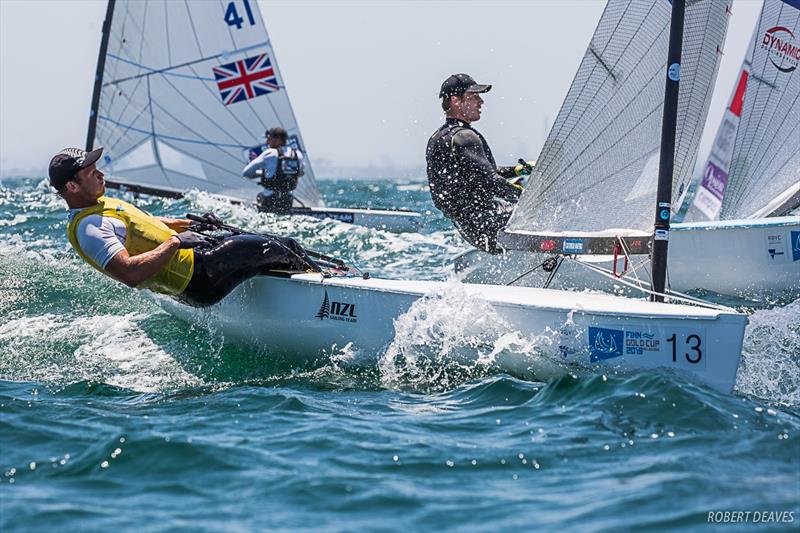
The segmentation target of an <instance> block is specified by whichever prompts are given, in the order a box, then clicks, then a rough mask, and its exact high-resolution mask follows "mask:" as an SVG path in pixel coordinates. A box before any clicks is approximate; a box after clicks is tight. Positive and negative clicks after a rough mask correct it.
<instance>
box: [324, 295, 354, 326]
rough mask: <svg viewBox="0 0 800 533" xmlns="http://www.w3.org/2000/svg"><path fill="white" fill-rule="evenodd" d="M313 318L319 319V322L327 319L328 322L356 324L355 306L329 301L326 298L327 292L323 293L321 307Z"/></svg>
mask: <svg viewBox="0 0 800 533" xmlns="http://www.w3.org/2000/svg"><path fill="white" fill-rule="evenodd" d="M314 318H319V319H320V320H325V319H326V318H327V319H330V320H339V321H341V322H358V317H357V316H356V304H349V303H346V302H336V301H331V300H330V298H328V291H325V297H324V298H323V299H322V305H320V306H319V311H317V314H316V315H314Z"/></svg>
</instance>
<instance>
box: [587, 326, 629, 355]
mask: <svg viewBox="0 0 800 533" xmlns="http://www.w3.org/2000/svg"><path fill="white" fill-rule="evenodd" d="M622 349H623V331H622V330H620V329H609V328H595V327H593V326H589V361H591V362H592V363H596V362H597V361H603V360H605V359H611V358H612V357H621V356H622Z"/></svg>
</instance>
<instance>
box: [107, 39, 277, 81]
mask: <svg viewBox="0 0 800 533" xmlns="http://www.w3.org/2000/svg"><path fill="white" fill-rule="evenodd" d="M268 44H269V41H267V42H263V43H258V44H254V45H252V46H246V47H244V48H239V49H237V50H232V51H230V52H227V51H223V52H220V53H219V54H216V55H212V56H207V57H201V58H199V59H195V60H193V61H186V62H185V63H180V64H178V65H173V66H171V67H164V68H158V69H157V68H152V67H148V66H147V65H143V64H141V63H136V62H133V61H131V60H128V59H125V58H122V57H119V56H112V55H111V54H109V57H111V58H112V59H116V60H118V61H123V62H126V63H130V64H131V65H133V66H136V67H139V68H141V69H144V70H146V71H147V72H144V73H142V74H137V75H136V76H128V77H127V78H121V79H118V80H112V81H109V82H106V83H104V84H103V85H117V84H120V83H123V82H126V81H130V80H134V79H137V78H141V77H146V76H152V75H153V74H167V75H169V76H175V77H177V78H194V76H189V75H187V74H180V73H178V72H170V71H171V70H175V69H179V68H183V67H189V66H191V65H195V64H197V63H202V62H204V61H211V60H213V59H219V58H220V57H223V56H225V55H231V54H240V53H242V52H248V51H250V50H253V49H255V48H260V47H262V46H267V45H268ZM139 61H141V59H140V60H139ZM197 79H200V80H202V81H215V80H214V79H213V78H203V77H200V76H197Z"/></svg>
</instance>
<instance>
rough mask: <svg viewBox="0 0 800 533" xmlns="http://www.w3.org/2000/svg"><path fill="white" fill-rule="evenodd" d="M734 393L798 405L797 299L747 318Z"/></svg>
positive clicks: (799, 314)
mask: <svg viewBox="0 0 800 533" xmlns="http://www.w3.org/2000/svg"><path fill="white" fill-rule="evenodd" d="M736 390H737V391H738V392H740V393H742V394H746V395H748V396H755V397H757V398H761V399H765V400H767V401H769V402H773V403H776V404H781V405H789V406H795V407H796V406H800V300H796V301H794V302H792V303H791V304H789V305H787V306H784V307H776V308H773V309H764V310H760V311H756V312H755V313H753V315H752V316H750V322H749V324H748V326H747V329H746V330H745V337H744V345H743V347H742V362H741V364H740V366H739V373H738V375H737V377H736Z"/></svg>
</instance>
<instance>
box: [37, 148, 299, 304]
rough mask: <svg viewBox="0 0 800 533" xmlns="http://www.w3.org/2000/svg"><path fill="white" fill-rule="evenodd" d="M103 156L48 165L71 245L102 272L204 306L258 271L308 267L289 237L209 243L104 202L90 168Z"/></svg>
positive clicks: (65, 157)
mask: <svg viewBox="0 0 800 533" xmlns="http://www.w3.org/2000/svg"><path fill="white" fill-rule="evenodd" d="M102 153H103V149H102V148H98V149H96V150H93V151H91V152H85V151H84V150H81V149H79V148H66V149H64V150H62V151H61V152H59V153H58V154H56V155H55V156H54V157H53V159H52V160H51V161H50V168H49V175H50V185H51V186H52V187H53V188H55V189H56V191H57V192H58V194H59V195H61V197H62V198H63V199H64V200H65V201H66V203H67V206H68V207H69V223H68V225H67V236H68V237H69V242H70V244H72V247H73V248H75V250H76V251H77V252H78V254H79V255H80V256H81V257H82V258H83V259H84V261H86V262H87V263H89V264H90V265H92V266H93V267H94V268H96V269H98V270H99V271H100V272H102V273H103V274H106V275H107V276H110V277H112V278H114V279H116V280H118V281H121V282H123V283H125V284H126V285H128V286H130V287H136V288H139V289H144V288H146V289H150V290H151V291H153V292H158V293H162V294H167V295H170V296H174V297H176V298H178V299H180V300H183V301H185V302H186V303H189V304H191V305H195V306H204V305H211V304H214V303H216V302H218V301H219V300H221V299H222V298H223V297H225V296H226V295H227V294H228V293H230V292H231V291H232V290H233V289H234V287H236V286H237V285H238V284H239V283H241V282H242V281H244V280H246V279H248V278H250V277H252V276H255V275H257V274H259V273H262V272H264V271H267V270H272V269H283V270H306V269H307V268H308V265H309V264H312V265H313V264H314V263H313V261H311V259H310V258H309V257H308V256H307V255H306V253H305V250H303V248H302V247H301V246H300V245H299V244H297V242H295V241H294V240H293V239H289V238H283V237H277V238H270V237H266V236H260V235H232V236H229V237H225V238H222V239H218V240H215V241H211V240H209V239H208V238H207V237H205V236H204V235H201V234H199V233H195V232H192V231H189V230H188V228H189V225H190V224H191V221H189V220H185V219H172V218H163V217H157V216H153V215H150V214H149V213H146V212H144V211H142V210H140V209H139V208H137V207H136V206H134V205H132V204H129V203H127V202H124V201H122V200H118V199H115V198H110V197H107V196H104V194H105V189H106V186H105V180H104V179H103V173H102V172H100V171H99V170H97V166H96V162H97V160H98V159H99V158H100V155H101V154H102ZM208 216H210V217H212V218H214V219H216V217H214V215H213V214H209V215H208ZM216 220H218V219H216Z"/></svg>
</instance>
